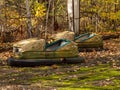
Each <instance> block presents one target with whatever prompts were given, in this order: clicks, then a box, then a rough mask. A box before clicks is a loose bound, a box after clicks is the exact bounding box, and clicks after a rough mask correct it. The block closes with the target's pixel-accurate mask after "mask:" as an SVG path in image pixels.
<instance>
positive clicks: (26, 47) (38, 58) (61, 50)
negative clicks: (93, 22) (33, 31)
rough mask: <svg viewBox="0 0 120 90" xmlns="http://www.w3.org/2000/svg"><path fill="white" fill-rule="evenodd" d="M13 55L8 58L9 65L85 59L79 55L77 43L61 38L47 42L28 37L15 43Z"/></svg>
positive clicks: (68, 61) (36, 64)
mask: <svg viewBox="0 0 120 90" xmlns="http://www.w3.org/2000/svg"><path fill="white" fill-rule="evenodd" d="M13 53H14V55H13V57H10V58H8V60H7V63H8V65H9V66H38V65H52V64H59V63H79V62H82V61H84V59H83V58H81V57H79V51H78V47H77V45H76V43H74V42H72V41H70V40H66V39H59V40H57V41H55V42H52V43H50V44H46V41H45V40H44V39H36V38H32V39H26V40H22V41H19V42H17V43H15V44H14V45H13Z"/></svg>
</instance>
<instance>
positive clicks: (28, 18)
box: [26, 0, 32, 38]
mask: <svg viewBox="0 0 120 90" xmlns="http://www.w3.org/2000/svg"><path fill="white" fill-rule="evenodd" d="M26 10H27V26H28V34H29V37H30V38H31V37H32V24H31V12H30V5H29V0H26Z"/></svg>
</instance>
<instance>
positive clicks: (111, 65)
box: [0, 38, 120, 90]
mask: <svg viewBox="0 0 120 90" xmlns="http://www.w3.org/2000/svg"><path fill="white" fill-rule="evenodd" d="M11 52H12V51H6V52H1V53H0V65H1V66H0V90H119V89H120V73H119V72H120V38H117V39H111V40H105V41H104V50H101V51H95V50H94V49H93V50H92V51H91V52H85V51H84V52H80V56H82V57H84V58H85V62H84V63H81V64H60V65H52V66H39V67H10V66H7V64H6V59H7V58H8V57H9V56H11V55H12V53H11Z"/></svg>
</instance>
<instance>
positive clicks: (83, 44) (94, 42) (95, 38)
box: [74, 33, 103, 48]
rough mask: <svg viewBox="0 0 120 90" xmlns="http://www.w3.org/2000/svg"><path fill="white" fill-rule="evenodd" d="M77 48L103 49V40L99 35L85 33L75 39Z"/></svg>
mask: <svg viewBox="0 0 120 90" xmlns="http://www.w3.org/2000/svg"><path fill="white" fill-rule="evenodd" d="M74 41H75V42H76V43H77V44H78V48H103V40H102V37H101V36H100V35H97V34H94V33H85V34H81V35H79V36H77V37H75V40H74Z"/></svg>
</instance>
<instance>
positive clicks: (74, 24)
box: [67, 0, 80, 34]
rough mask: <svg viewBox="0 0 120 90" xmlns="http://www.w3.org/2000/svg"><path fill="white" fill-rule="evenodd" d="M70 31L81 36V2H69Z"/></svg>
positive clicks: (76, 0) (74, 0)
mask: <svg viewBox="0 0 120 90" xmlns="http://www.w3.org/2000/svg"><path fill="white" fill-rule="evenodd" d="M67 10H68V21H69V30H70V31H73V32H75V33H76V34H79V28H80V0H67Z"/></svg>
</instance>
